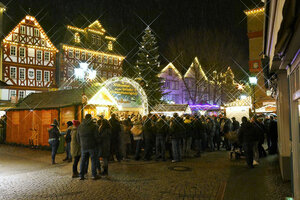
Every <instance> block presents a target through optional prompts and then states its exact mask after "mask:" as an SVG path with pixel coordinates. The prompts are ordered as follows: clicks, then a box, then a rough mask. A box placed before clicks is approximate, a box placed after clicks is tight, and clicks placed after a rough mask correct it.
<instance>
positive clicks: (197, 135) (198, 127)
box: [193, 116, 203, 157]
mask: <svg viewBox="0 0 300 200" xmlns="http://www.w3.org/2000/svg"><path fill="white" fill-rule="evenodd" d="M201 131H203V124H202V121H201V120H200V119H199V117H198V116H195V118H194V120H193V139H194V141H195V147H196V148H195V149H196V154H195V157H200V156H201V146H202V145H201V138H202V136H201Z"/></svg>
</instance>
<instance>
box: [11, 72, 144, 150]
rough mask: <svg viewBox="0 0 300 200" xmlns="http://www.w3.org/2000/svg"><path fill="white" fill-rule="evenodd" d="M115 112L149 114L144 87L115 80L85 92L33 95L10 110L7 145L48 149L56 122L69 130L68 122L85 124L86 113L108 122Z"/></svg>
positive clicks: (88, 88)
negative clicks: (82, 121) (51, 132)
mask: <svg viewBox="0 0 300 200" xmlns="http://www.w3.org/2000/svg"><path fill="white" fill-rule="evenodd" d="M112 112H114V113H117V114H119V115H120V117H127V116H128V115H131V114H140V115H147V114H148V102H147V97H146V95H145V92H144V91H143V89H142V87H141V86H140V85H139V84H138V83H136V82H135V81H133V80H131V79H129V78H125V77H114V78H111V79H108V80H107V81H105V82H104V83H102V84H99V86H93V87H86V88H85V89H83V88H80V89H72V90H59V91H53V92H43V93H32V94H30V95H29V96H27V97H26V98H25V99H23V100H22V101H21V102H19V103H18V104H17V105H16V106H15V107H13V108H11V109H9V110H7V129H6V130H7V131H6V132H7V134H6V142H8V143H17V144H24V145H29V144H31V143H32V144H34V145H36V146H38V145H40V146H46V145H48V131H47V129H48V128H49V125H50V124H51V123H52V122H53V120H54V119H58V121H59V125H60V130H61V131H65V130H66V129H67V122H68V121H72V120H74V119H77V120H80V121H81V120H82V119H83V117H84V115H85V114H88V113H89V114H91V115H92V116H93V118H98V116H99V115H103V116H104V117H105V118H107V119H108V118H109V117H110V115H111V113H112Z"/></svg>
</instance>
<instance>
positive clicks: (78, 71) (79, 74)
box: [74, 68, 84, 80]
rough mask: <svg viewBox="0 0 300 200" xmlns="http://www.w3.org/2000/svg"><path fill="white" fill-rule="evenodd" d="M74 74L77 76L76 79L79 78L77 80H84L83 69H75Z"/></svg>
mask: <svg viewBox="0 0 300 200" xmlns="http://www.w3.org/2000/svg"><path fill="white" fill-rule="evenodd" d="M74 72H75V73H74V74H75V77H76V78H77V79H81V80H82V79H84V71H83V69H81V68H75V69H74Z"/></svg>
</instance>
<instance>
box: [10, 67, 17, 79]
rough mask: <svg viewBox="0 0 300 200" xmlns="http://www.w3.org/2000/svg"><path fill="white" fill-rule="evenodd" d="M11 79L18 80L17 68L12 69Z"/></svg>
mask: <svg viewBox="0 0 300 200" xmlns="http://www.w3.org/2000/svg"><path fill="white" fill-rule="evenodd" d="M10 78H12V79H16V78H17V68H16V67H10Z"/></svg>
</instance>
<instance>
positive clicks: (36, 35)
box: [34, 28, 40, 37]
mask: <svg viewBox="0 0 300 200" xmlns="http://www.w3.org/2000/svg"><path fill="white" fill-rule="evenodd" d="M34 36H35V37H40V31H39V29H37V28H35V29H34Z"/></svg>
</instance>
